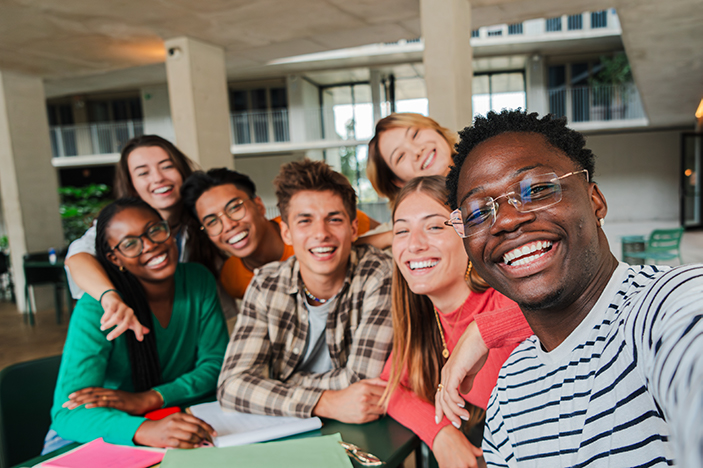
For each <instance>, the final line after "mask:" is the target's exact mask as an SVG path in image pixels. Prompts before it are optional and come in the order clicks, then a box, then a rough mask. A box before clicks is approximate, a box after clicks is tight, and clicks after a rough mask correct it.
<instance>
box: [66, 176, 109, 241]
mask: <svg viewBox="0 0 703 468" xmlns="http://www.w3.org/2000/svg"><path fill="white" fill-rule="evenodd" d="M110 190H111V189H110V187H108V186H107V185H105V184H91V185H88V186H85V187H61V188H59V195H60V196H61V206H60V207H59V212H60V213H61V222H62V223H63V234H64V238H65V239H66V242H73V241H74V240H76V239H78V238H79V237H81V236H82V235H83V233H84V232H85V230H86V229H88V228H89V227H90V225H91V224H92V223H93V219H95V217H96V216H97V215H98V213H99V212H100V210H101V209H102V208H103V207H104V206H105V205H107V204H108V203H109V202H110V200H109V199H108V198H107V197H108V194H109V193H110Z"/></svg>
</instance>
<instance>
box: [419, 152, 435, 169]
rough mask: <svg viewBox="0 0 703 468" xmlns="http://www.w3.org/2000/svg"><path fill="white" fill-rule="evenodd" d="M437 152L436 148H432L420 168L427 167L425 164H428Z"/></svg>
mask: <svg viewBox="0 0 703 468" xmlns="http://www.w3.org/2000/svg"><path fill="white" fill-rule="evenodd" d="M436 154H437V150H434V151H432V152H431V153H430V155H429V156H428V157H427V159H426V160H425V162H424V163H422V169H423V170H425V169H427V166H429V165H430V164H431V163H432V161H434V157H435V155H436Z"/></svg>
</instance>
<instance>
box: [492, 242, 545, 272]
mask: <svg viewBox="0 0 703 468" xmlns="http://www.w3.org/2000/svg"><path fill="white" fill-rule="evenodd" d="M551 246H552V243H551V242H549V241H536V242H532V243H530V244H527V245H524V246H522V247H518V248H517V249H513V250H511V251H510V252H508V253H506V254H504V255H503V262H505V263H506V264H508V265H512V266H518V265H525V264H527V263H530V262H532V261H534V260H536V259H538V258H539V257H541V256H542V255H544V254H545V253H546V252H542V251H543V250H544V249H547V248H549V247H551ZM532 253H536V254H535V255H530V254H532ZM515 259H519V260H515Z"/></svg>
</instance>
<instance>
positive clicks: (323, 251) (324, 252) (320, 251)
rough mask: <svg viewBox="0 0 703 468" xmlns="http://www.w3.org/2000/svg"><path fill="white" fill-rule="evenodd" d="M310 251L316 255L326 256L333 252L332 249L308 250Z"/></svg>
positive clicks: (318, 248) (317, 248)
mask: <svg viewBox="0 0 703 468" xmlns="http://www.w3.org/2000/svg"><path fill="white" fill-rule="evenodd" d="M310 251H311V252H312V253H316V254H326V253H330V252H332V251H334V247H315V248H314V249H310Z"/></svg>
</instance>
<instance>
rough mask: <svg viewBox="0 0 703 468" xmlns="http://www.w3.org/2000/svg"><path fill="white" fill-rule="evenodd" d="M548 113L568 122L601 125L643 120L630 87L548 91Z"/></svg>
mask: <svg viewBox="0 0 703 468" xmlns="http://www.w3.org/2000/svg"><path fill="white" fill-rule="evenodd" d="M549 112H550V113H552V114H555V115H557V116H560V117H562V116H566V117H567V119H568V120H569V122H603V121H610V120H632V119H642V118H645V114H644V109H643V108H642V101H641V99H640V95H639V92H638V91H637V87H635V85H634V84H625V85H619V86H607V85H592V86H578V87H559V88H552V89H550V90H549Z"/></svg>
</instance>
